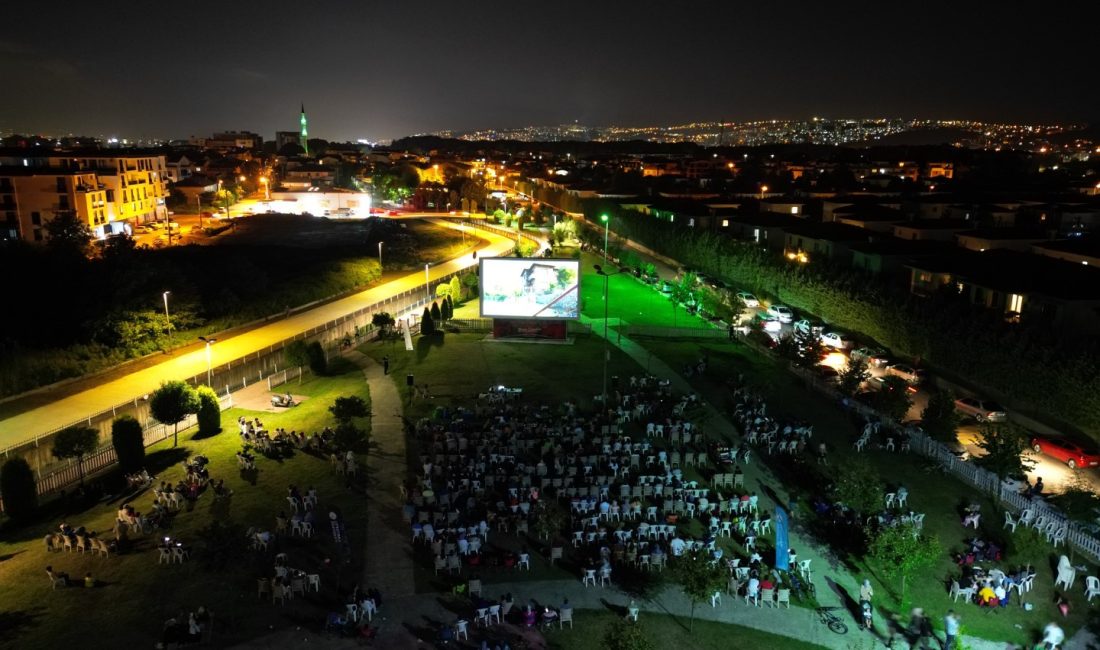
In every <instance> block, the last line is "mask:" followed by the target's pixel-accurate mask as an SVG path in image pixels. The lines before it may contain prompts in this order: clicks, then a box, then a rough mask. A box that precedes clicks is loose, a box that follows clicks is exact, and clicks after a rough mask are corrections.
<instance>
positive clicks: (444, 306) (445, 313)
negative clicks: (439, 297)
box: [439, 296, 454, 322]
mask: <svg viewBox="0 0 1100 650" xmlns="http://www.w3.org/2000/svg"><path fill="white" fill-rule="evenodd" d="M439 315H440V316H441V317H442V318H443V322H447V321H449V320H451V317H452V316H453V315H454V310H453V309H451V297H450V296H443V301H442V302H440V303H439Z"/></svg>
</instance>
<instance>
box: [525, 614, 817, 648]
mask: <svg viewBox="0 0 1100 650" xmlns="http://www.w3.org/2000/svg"><path fill="white" fill-rule="evenodd" d="M573 618H574V619H575V621H576V623H577V625H576V627H574V628H572V629H570V628H569V627H566V628H564V629H562V630H560V631H559V630H557V629H554V630H551V631H549V632H547V633H546V639H547V641H548V642H549V647H550V650H601V649H602V648H605V647H607V646H606V645H604V634H605V633H606V630H607V629H608V628H610V627H611V625H612V624H613V623H614V622H615V621H616V620H617V619H618V618H620V614H618V613H612V612H607V611H593V610H577V611H575V612H574V613H573ZM638 624H639V625H640V626H641V627H642V630H643V632H644V634H645V636H647V637H648V638H649V639H650V640H651V641H653V647H655V648H685V649H686V648H691V649H692V650H726V649H727V648H769V649H771V648H774V649H776V650H803V649H806V650H808V649H809V648H816V647H818V646H816V645H814V644H812V643H805V642H803V641H797V640H794V639H789V638H787V637H783V636H778V635H775V634H768V633H767V632H760V631H758V630H754V629H751V628H745V627H738V626H736V625H729V624H726V623H716V622H714V621H703V620H696V621H695V623H694V626H693V630H692V631H691V632H688V621H687V619H686V618H684V617H678V616H662V615H657V614H648V613H647V614H642V615H641V616H639V619H638Z"/></svg>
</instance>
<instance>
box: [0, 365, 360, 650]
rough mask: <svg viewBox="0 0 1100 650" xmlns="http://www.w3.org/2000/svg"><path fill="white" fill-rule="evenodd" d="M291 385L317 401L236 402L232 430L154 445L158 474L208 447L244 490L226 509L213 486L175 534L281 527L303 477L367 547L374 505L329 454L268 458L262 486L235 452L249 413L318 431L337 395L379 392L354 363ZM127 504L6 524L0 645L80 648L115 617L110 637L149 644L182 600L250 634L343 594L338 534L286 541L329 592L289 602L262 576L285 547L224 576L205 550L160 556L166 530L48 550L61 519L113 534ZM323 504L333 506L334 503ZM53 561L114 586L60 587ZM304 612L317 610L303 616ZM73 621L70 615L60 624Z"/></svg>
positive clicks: (180, 519)
mask: <svg viewBox="0 0 1100 650" xmlns="http://www.w3.org/2000/svg"><path fill="white" fill-rule="evenodd" d="M290 389H291V390H292V392H293V393H295V394H301V395H308V396H309V397H310V398H311V399H309V400H307V401H305V402H304V403H302V404H301V405H300V406H298V407H295V408H294V409H291V410H289V411H286V412H285V413H283V414H278V415H276V414H269V413H255V412H249V411H244V410H241V409H230V410H227V411H225V412H224V413H223V414H222V415H223V417H222V422H223V424H224V431H223V432H222V433H221V434H219V435H217V436H214V437H211V438H207V439H204V440H192V439H191V434H190V432H189V433H188V434H187V435H186V436H181V437H180V448H178V449H172V448H171V447H170V445H171V441H170V440H169V441H166V442H165V443H160V444H158V445H156V446H154V447H152V448H150V449H149V450H148V454H149V455H148V456H147V457H146V458H147V461H148V462H147V466H148V467H149V469H150V471H151V472H153V473H156V474H157V476H158V479H159V480H172V481H175V480H179V479H180V478H181V477H182V476H183V470H182V469H181V467H180V464H179V463H180V462H181V461H182V460H183V459H184V458H185V457H187V456H189V455H193V454H200V453H201V454H203V455H205V456H207V457H208V458H209V459H210V460H211V464H210V469H211V476H212V477H213V478H222V479H225V482H226V485H227V486H228V487H230V488H231V489H232V490H233V491H234V494H233V496H232V497H231V499H230V500H229V503H228V504H227V505H226V506H224V507H222V506H217V507H216V506H213V499H212V495H211V494H203V495H202V496H200V498H199V499H198V501H197V502H196V505H195V507H194V510H193V511H191V512H188V511H187V510H186V509H184V511H182V512H181V513H179V514H178V515H176V516H175V517H174V519H173V520H172V523H171V529H170V530H169V531H167V534H169V535H171V536H172V537H174V538H179V539H181V540H184V541H185V542H189V543H192V544H194V543H195V542H197V531H198V530H199V529H200V528H202V527H204V526H206V525H207V524H208V523H209V522H210V521H211V520H212V519H214V518H215V517H217V518H220V519H223V520H225V519H228V520H232V521H233V522H235V523H237V524H239V525H240V526H242V527H244V528H247V527H249V526H257V527H263V528H266V529H268V530H272V529H273V528H274V517H275V515H276V514H277V513H278V512H279V511H281V510H286V509H287V503H286V501H285V500H284V497H285V496H286V488H287V485H288V484H290V483H294V484H296V485H299V486H300V487H302V488H305V487H306V486H309V485H313V486H314V487H316V488H317V490H318V492H319V494H320V497H321V502H320V506H319V507H320V508H322V509H324V508H326V507H333V506H335V507H338V508H339V509H340V510H341V512H342V513H343V515H344V517H345V520H346V526H347V530H348V533H349V536H350V539H351V548H352V549H360V548H362V546H363V543H364V540H365V524H366V504H365V503H364V502H363V500H362V498H361V497H359V496H357V494H356V493H355V492H352V491H349V490H347V489H346V488H344V487H343V485H342V481H341V482H338V481H337V478H336V477H335V475H334V474H333V473H332V471H331V469H330V466H329V463H328V460H327V459H323V458H319V457H316V456H312V455H307V454H304V453H300V452H298V453H295V455H294V456H293V457H291V458H284V459H282V460H272V459H268V458H264V457H262V456H260V457H258V459H257V467H258V468H259V475H258V479H257V480H256V483H255V485H252V484H250V483H249V482H248V481H246V480H245V479H244V478H243V477H241V476H240V475H239V472H238V470H237V467H236V459H235V458H234V453H235V452H236V451H238V450H239V449H240V443H239V437H238V435H237V429H236V419H237V417H238V416H240V415H245V416H247V417H256V416H259V417H260V418H261V419H262V420H263V422H264V424H265V425H266V426H267V427H269V428H275V427H284V428H286V429H288V430H292V429H295V430H298V431H303V430H304V431H309V432H312V431H319V430H320V429H322V428H323V427H325V426H327V425H329V424H331V422H332V418H331V417H330V416H329V415H328V413H327V408H328V405H329V404H331V403H332V400H333V399H334V398H335V397H337V396H340V395H352V394H355V395H360V396H362V397H363V398H365V399H368V400H369V392H368V390H367V387H366V383H365V382H364V380H363V377H362V373H361V372H360V371H359V370H358V369H357V368H347V367H346V366H345V371H344V372H342V373H341V374H339V375H337V376H332V377H323V378H318V379H312V380H307V381H306V382H304V383H303V384H301V385H300V386H299V385H292V386H290ZM152 500H153V495H152V493H151V492H148V491H146V492H144V493H142V494H140V495H138V496H136V497H132V498H130V499H129V503H131V504H133V505H134V507H135V508H137V509H138V510H139V511H142V512H148V511H151V510H152V507H151V506H152ZM119 504H120V502H117V501H116V502H111V503H108V504H105V505H98V506H95V507H93V508H90V509H87V510H84V511H80V512H75V511H74V512H71V513H69V514H67V515H65V516H61V515H60V514H58V515H57V516H56V517H52V518H48V520H47V521H43V522H41V523H39V524H37V525H33V526H28V527H25V528H22V529H19V530H15V531H5V534H4V540H3V541H2V542H0V584H3V585H4V588H3V589H0V611H2V612H7V614H6V615H4V617H0V619H4V622H6V623H10V628H8V630H7V631H5V633H4V636H3V637H2V638H0V647H12V648H16V647H18V648H20V649H23V648H60V647H78V646H81V645H84V644H86V643H87V641H88V640H89V637H88V630H89V629H92V627H93V626H94V625H96V624H103V623H104V622H105V621H110V627H111V631H110V638H111V641H112V643H113V644H115V645H116V646H117V647H125V646H126V645H128V644H131V643H133V644H138V643H140V647H148V644H150V643H151V642H152V641H151V640H153V639H156V638H157V637H158V636H159V634H160V630H161V625H162V623H163V621H164V620H165V619H167V618H169V617H171V616H172V615H174V614H176V613H177V612H178V611H179V610H181V609H186V610H188V611H193V610H194V609H195V608H197V607H198V606H199V605H205V606H207V607H208V608H210V609H212V610H213V611H214V612H215V616H216V617H217V620H219V621H221V623H220V625H224V626H227V627H228V630H227V631H226V632H225V633H224V634H222V635H221V640H220V641H219V644H220V643H222V642H226V641H228V640H229V639H233V640H238V641H239V640H242V639H244V638H250V637H255V636H257V635H258V634H260V633H261V632H263V631H266V630H267V627H268V625H274V626H275V627H276V628H278V627H282V626H285V625H292V624H293V625H296V624H306V625H316V624H318V622H319V621H322V620H323V615H324V612H325V611H326V610H325V608H324V607H323V606H319V604H321V603H325V602H334V599H335V585H336V581H337V567H339V562H335V561H334V562H333V563H332V565H331V566H329V567H326V566H324V561H325V558H335V557H336V555H335V553H336V552H337V551H336V548H335V545H334V544H333V543H332V542H331V541H330V536H329V534H328V533H327V532H326V533H322V534H321V535H320V536H319V537H317V538H315V539H314V540H313V541H308V542H307V541H304V540H299V539H287V540H284V541H283V542H282V547H281V549H280V550H282V551H285V552H287V553H289V554H290V560H291V562H290V563H291V565H292V566H295V567H299V568H302V569H303V570H305V569H308V570H309V572H317V573H320V574H321V581H322V587H323V589H322V592H321V593H320V594H317V595H311V596H310V597H309V598H308V599H307V600H305V601H303V600H302V599H298V600H296V601H295V602H294V604H291V605H287V606H285V607H282V608H279V607H278V606H275V607H273V606H272V605H271V603H270V601H264V602H261V601H259V600H257V598H256V586H255V585H256V582H255V580H256V578H257V577H258V576H260V575H267V574H269V573H270V571H271V565H272V559H271V556H272V555H273V554H274V553H275V552H276V551H275V550H274V549H272V550H271V551H269V553H268V554H267V555H264V554H262V553H250V554H249V555H248V556H246V558H245V559H244V561H242V562H240V563H239V564H237V565H236V566H233V567H231V568H229V569H227V570H225V571H221V572H216V573H214V572H208V571H207V570H204V569H203V568H202V567H201V565H200V563H199V562H197V561H195V558H194V557H193V558H192V561H190V562H188V563H186V564H184V565H182V566H181V565H174V566H166V565H157V555H156V552H155V550H154V549H153V548H152V547H151V544H152V541H153V539H154V538H155V537H156V535H155V534H154V535H144V536H140V535H139V536H137V538H136V539H137V543H136V548H135V550H133V551H131V552H130V553H129V554H126V555H123V556H114V555H112V556H111V557H108V558H103V557H91V556H85V555H79V554H76V553H73V554H67V553H64V552H61V553H54V554H47V553H46V551H45V549H44V546H43V543H42V536H43V535H45V534H46V533H47V532H50V531H54V530H56V528H57V525H58V523H59V522H61V521H66V522H68V523H69V524H70V525H73V526H81V525H82V526H85V527H87V528H88V529H89V530H95V531H99V532H100V534H101V535H104V534H106V537H107V538H110V537H111V536H112V535H111V533H110V529H111V527H112V526H113V521H114V515H115V511H116V509H117V508H118V506H119ZM321 512H322V513H327V510H321ZM161 534H164V533H161ZM359 559H360V558H359V554H358V553H356V552H353V556H352V561H353V562H355V563H356V564H357V563H358V562H359ZM51 563H52V565H53V567H54V569H55V570H57V571H64V572H67V573H68V574H69V575H70V576H73V577H81V576H83V575H84V574H85V573H86V572H89V571H90V572H92V574H93V576H95V578H97V579H98V580H101V581H103V582H105V583H106V586H103V587H100V588H97V589H94V590H93V589H83V588H77V587H70V588H68V589H64V590H57V591H50V588H49V585H48V583H47V579H46V576H45V574H44V573H43V568H44V567H45V566H46V565H47V564H51ZM343 573H344V575H343V583H344V587H345V589H346V588H347V587H348V584H349V581H354V579H355V578H354V576H355V575H358V570H357V569H356V568H355V565H354V564H353V565H352V566H349V567H344V568H343ZM5 617H6V618H5ZM299 617H307V618H306V619H305V620H301V619H300V618H299ZM62 622H64V623H65V624H64V625H62V624H60V623H62ZM0 627H7V626H0ZM135 647H136V646H135Z"/></svg>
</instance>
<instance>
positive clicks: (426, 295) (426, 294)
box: [424, 264, 432, 302]
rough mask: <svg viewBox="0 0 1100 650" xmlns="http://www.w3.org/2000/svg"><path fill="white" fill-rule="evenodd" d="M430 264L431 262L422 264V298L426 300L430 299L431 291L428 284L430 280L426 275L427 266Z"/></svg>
mask: <svg viewBox="0 0 1100 650" xmlns="http://www.w3.org/2000/svg"><path fill="white" fill-rule="evenodd" d="M430 266H431V264H425V265H424V300H425V301H426V302H428V301H431V299H432V292H431V286H430V285H431V283H432V281H431V279H430V278H429V276H428V267H430Z"/></svg>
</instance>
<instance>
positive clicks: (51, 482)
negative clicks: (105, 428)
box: [35, 396, 233, 496]
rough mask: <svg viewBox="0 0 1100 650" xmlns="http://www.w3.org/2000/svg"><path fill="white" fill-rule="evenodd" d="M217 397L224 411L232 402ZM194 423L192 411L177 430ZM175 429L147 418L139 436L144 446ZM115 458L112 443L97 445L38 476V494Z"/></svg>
mask: <svg viewBox="0 0 1100 650" xmlns="http://www.w3.org/2000/svg"><path fill="white" fill-rule="evenodd" d="M218 401H219V406H220V407H221V409H222V410H223V411H224V410H225V409H227V408H229V407H231V406H232V405H233V398H232V397H228V396H226V397H221V398H219V399H218ZM197 425H198V416H196V415H194V414H191V415H188V416H187V417H186V418H184V420H183V421H182V422H180V423H179V427H178V431H179V432H183V431H187V430H188V429H190V428H192V427H195V426H197ZM176 431H177V429H176V427H171V426H168V425H166V424H162V423H160V422H156V421H153V420H150V423H149V425H148V426H146V427H145V428H144V429H143V430H142V437H143V441H144V443H145V446H146V447H149V446H151V445H154V444H156V443H158V442H161V441H164V440H167V439H168V437H169V436H171V435H173V433H175V432H176ZM117 460H118V457H117V456H116V455H115V448H114V445H110V444H107V445H102V446H100V447H99V449H96V450H95V451H94V452H92V453H90V454H88V455H87V456H85V457H84V458H83V459H81V461H80V462H79V463H78V462H77V461H75V460H72V461H70V462H69V463H68V464H66V465H64V466H62V467H60V468H58V469H56V470H54V471H52V472H50V473H49V474H44V475H41V476H39V477H38V479H37V480H36V482H35V484H36V488H37V491H38V494H39V496H41V495H45V494H50V493H51V492H56V491H58V490H60V489H62V488H65V487H68V486H69V485H72V484H73V483H76V482H77V481H79V480H80V477H81V472H83V475H84V476H85V477H87V476H91V475H94V474H96V473H97V472H100V471H102V470H104V469H106V468H108V467H110V466H111V465H113V464H115V462H116V461H117Z"/></svg>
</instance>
